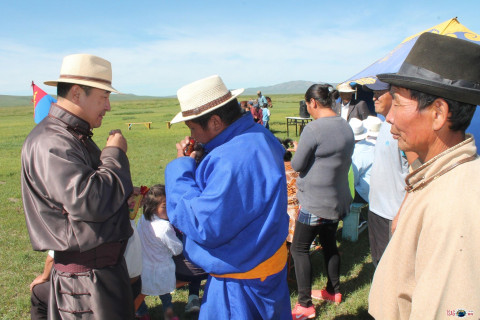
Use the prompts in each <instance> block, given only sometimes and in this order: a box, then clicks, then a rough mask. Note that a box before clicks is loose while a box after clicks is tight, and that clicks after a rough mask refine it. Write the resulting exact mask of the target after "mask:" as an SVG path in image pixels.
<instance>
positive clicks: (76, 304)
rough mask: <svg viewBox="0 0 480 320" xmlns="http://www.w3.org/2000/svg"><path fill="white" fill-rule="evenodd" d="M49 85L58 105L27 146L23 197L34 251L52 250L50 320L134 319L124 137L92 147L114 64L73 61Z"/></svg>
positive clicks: (77, 57)
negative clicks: (127, 255) (75, 319)
mask: <svg viewBox="0 0 480 320" xmlns="http://www.w3.org/2000/svg"><path fill="white" fill-rule="evenodd" d="M45 84H47V85H52V86H57V95H58V102H57V103H56V104H52V106H51V108H50V112H49V115H48V117H45V118H44V119H43V120H42V121H41V122H40V123H39V124H38V125H37V126H35V127H34V128H33V130H32V131H31V132H30V134H29V135H28V136H27V138H26V140H25V142H24V144H23V148H22V198H23V205H24V211H25V219H26V224H27V229H28V232H29V235H30V241H31V243H32V246H33V249H34V250H38V251H43V250H54V251H55V255H54V263H53V269H52V273H51V280H50V283H51V285H50V287H51V291H50V299H49V307H48V310H49V315H48V317H49V319H62V318H63V319H65V318H72V317H76V315H79V314H81V315H82V318H96V319H125V318H129V319H131V318H133V317H134V310H133V309H134V308H133V297H132V290H131V287H130V279H129V276H128V270H127V266H126V264H125V259H124V258H123V252H124V250H125V247H126V245H127V241H128V239H129V237H130V236H131V235H132V233H133V230H132V227H131V225H130V221H129V209H128V205H127V199H128V197H129V196H130V195H131V194H132V192H133V185H132V180H131V176H130V166H129V161H128V158H127V154H126V152H127V141H126V140H125V138H124V136H123V135H122V133H121V132H120V130H112V131H111V132H110V135H109V136H108V138H107V141H106V147H105V148H104V149H103V150H100V149H99V148H98V147H97V145H96V144H95V142H93V140H92V135H93V132H92V129H93V128H98V127H100V126H101V124H102V120H103V118H104V117H105V114H106V113H107V112H108V111H110V100H109V97H110V93H111V92H117V91H116V90H115V89H114V88H113V87H112V68H111V64H110V62H108V61H107V60H105V59H102V58H100V57H97V56H93V55H89V54H73V55H69V56H66V57H65V58H64V59H63V63H62V67H61V70H60V77H59V79H58V80H55V81H47V82H45ZM78 292H81V293H85V294H83V295H74V293H78ZM112 292H114V293H115V294H112ZM99 302H100V303H99Z"/></svg>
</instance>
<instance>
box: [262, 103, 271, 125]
mask: <svg viewBox="0 0 480 320" xmlns="http://www.w3.org/2000/svg"><path fill="white" fill-rule="evenodd" d="M262 117H263V119H262V120H263V126H264V127H265V128H267V129H270V125H269V123H268V122H269V121H270V110H268V104H264V105H263V108H262Z"/></svg>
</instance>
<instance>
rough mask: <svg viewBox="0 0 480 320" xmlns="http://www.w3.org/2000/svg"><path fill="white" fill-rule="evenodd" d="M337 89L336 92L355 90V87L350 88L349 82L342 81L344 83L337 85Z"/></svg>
mask: <svg viewBox="0 0 480 320" xmlns="http://www.w3.org/2000/svg"><path fill="white" fill-rule="evenodd" d="M337 90H338V92H352V93H353V92H356V90H355V89H352V87H351V86H350V84H348V83H347V82H344V83H341V84H339V85H338V86H337Z"/></svg>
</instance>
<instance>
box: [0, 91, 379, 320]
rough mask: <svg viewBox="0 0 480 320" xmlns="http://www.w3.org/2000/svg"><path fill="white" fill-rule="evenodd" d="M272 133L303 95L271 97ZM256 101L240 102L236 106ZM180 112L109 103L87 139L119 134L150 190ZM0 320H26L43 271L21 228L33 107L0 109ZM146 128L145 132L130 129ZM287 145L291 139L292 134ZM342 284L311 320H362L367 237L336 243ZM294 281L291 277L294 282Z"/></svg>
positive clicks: (170, 104)
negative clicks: (339, 297)
mask: <svg viewBox="0 0 480 320" xmlns="http://www.w3.org/2000/svg"><path fill="white" fill-rule="evenodd" d="M271 97H272V100H273V105H274V107H273V109H271V113H272V116H271V122H270V127H271V130H272V132H273V133H274V134H275V135H276V136H277V137H279V138H285V137H286V136H287V130H286V124H285V117H287V116H297V115H298V107H299V103H298V102H299V101H300V100H301V99H302V98H303V97H302V95H272V96H271ZM249 98H254V97H253V96H241V97H240V99H241V100H247V99H249ZM178 111H179V105H178V101H177V100H176V99H174V98H159V99H151V100H139V101H122V102H112V111H111V112H109V113H107V115H106V117H105V118H104V120H103V125H102V127H101V128H98V129H95V130H94V136H93V139H94V140H95V142H96V143H97V144H98V146H99V147H100V148H103V147H104V146H105V142H106V138H107V136H108V132H109V131H110V130H111V129H117V128H118V129H122V132H123V133H124V135H125V137H126V138H127V141H128V152H127V154H128V157H129V159H130V167H131V172H132V179H133V182H134V185H136V186H140V185H147V186H150V185H153V184H156V183H163V182H164V169H165V166H166V165H167V163H168V162H170V161H171V160H173V159H174V158H175V156H176V148H175V143H176V142H177V141H179V140H180V139H182V138H184V137H185V136H186V135H188V134H189V132H188V130H187V127H186V126H185V125H184V124H182V123H180V124H175V125H173V126H171V128H170V129H169V128H167V121H169V120H171V119H172V118H173V116H174V115H175V114H176V113H177V112H178ZM0 113H1V116H0V137H1V139H0V150H1V153H2V154H1V156H0V201H1V206H0V218H1V221H2V223H0V270H1V272H0V286H1V290H0V292H1V293H0V319H29V317H30V316H29V306H30V292H29V284H30V282H31V281H32V280H33V279H34V278H35V277H36V276H37V274H39V273H40V272H41V271H42V270H43V263H44V260H45V255H46V254H45V253H43V252H34V251H33V250H32V247H31V245H30V241H29V237H28V233H27V230H26V226H25V219H24V213H23V206H22V200H21V190H20V150H21V147H22V144H23V141H24V139H25V137H26V136H27V134H28V133H29V132H30V130H31V129H32V128H33V127H34V126H35V123H34V122H33V110H32V107H31V106H25V107H2V108H0ZM144 121H151V122H152V126H151V129H150V130H148V129H147V128H146V127H145V126H143V125H134V126H133V127H132V128H131V130H128V127H127V124H126V123H128V122H144ZM290 137H291V138H293V139H298V137H295V133H293V136H292V131H290ZM340 235H341V231H340V230H339V233H338V245H339V248H340V252H341V259H342V266H341V275H342V276H341V283H342V287H341V290H342V293H343V297H344V302H343V303H342V304H340V305H339V306H335V305H331V304H328V303H324V302H321V303H319V302H315V303H316V309H317V315H318V316H317V319H344V320H346V319H352V320H353V319H368V314H367V298H368V291H369V288H370V283H371V279H372V276H373V266H372V264H371V258H370V253H369V247H368V237H367V234H366V232H363V233H362V234H361V235H360V237H359V240H358V241H357V242H349V241H346V240H343V239H341V236H340ZM312 265H313V274H314V280H313V288H315V289H320V288H323V286H324V285H325V283H326V277H325V268H324V263H323V256H322V253H321V251H318V252H315V253H313V254H312ZM292 278H294V276H293V275H292ZM290 288H291V302H292V306H293V305H294V304H295V302H296V287H295V284H294V282H291V284H290ZM187 298H188V290H187V289H186V288H181V289H178V290H177V291H176V292H175V293H174V296H173V301H174V306H175V311H176V312H177V314H179V315H180V318H181V319H189V318H188V317H187V316H186V315H183V310H184V307H185V304H186V302H187ZM146 301H147V305H148V306H149V309H150V313H151V315H152V316H153V319H163V312H162V308H161V302H160V300H159V299H158V297H147V299H146Z"/></svg>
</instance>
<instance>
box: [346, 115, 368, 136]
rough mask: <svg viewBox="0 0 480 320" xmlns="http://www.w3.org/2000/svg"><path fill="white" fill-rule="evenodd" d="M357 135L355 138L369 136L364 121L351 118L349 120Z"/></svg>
mask: <svg viewBox="0 0 480 320" xmlns="http://www.w3.org/2000/svg"><path fill="white" fill-rule="evenodd" d="M348 124H349V125H350V127H351V128H352V130H353V134H354V135H355V140H356V141H358V140H363V139H365V138H366V137H367V135H368V134H367V129H366V128H365V127H364V126H363V121H362V120H360V119H357V118H352V119H350V122H348Z"/></svg>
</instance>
